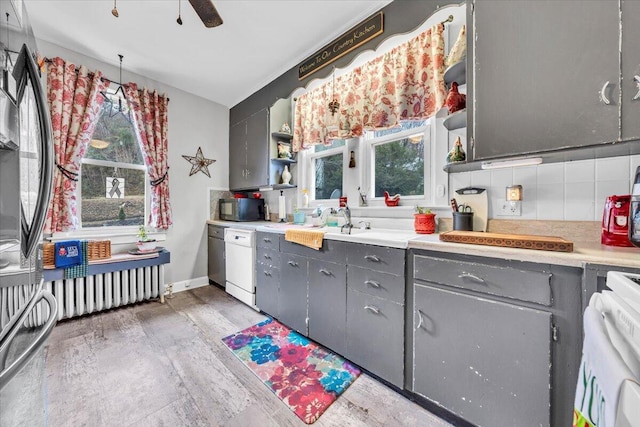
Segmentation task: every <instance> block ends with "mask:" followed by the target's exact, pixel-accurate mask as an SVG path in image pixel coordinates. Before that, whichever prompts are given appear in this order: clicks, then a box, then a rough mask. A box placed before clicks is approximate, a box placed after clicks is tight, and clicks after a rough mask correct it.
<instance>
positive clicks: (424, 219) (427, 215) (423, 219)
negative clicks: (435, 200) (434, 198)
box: [413, 206, 436, 234]
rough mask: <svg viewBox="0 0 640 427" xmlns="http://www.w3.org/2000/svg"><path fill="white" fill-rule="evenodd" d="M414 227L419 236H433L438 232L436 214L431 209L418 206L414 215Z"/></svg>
mask: <svg viewBox="0 0 640 427" xmlns="http://www.w3.org/2000/svg"><path fill="white" fill-rule="evenodd" d="M413 217H414V220H413V227H414V229H415V231H416V233H418V234H433V233H435V232H436V214H434V213H433V212H431V209H429V208H424V207H422V206H416V213H415V214H413Z"/></svg>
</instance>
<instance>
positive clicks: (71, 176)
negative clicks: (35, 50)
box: [44, 58, 109, 233]
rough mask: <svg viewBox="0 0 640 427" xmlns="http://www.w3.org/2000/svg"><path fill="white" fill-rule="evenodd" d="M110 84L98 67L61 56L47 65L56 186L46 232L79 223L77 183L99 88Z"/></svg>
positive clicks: (96, 113) (97, 109) (98, 101)
mask: <svg viewBox="0 0 640 427" xmlns="http://www.w3.org/2000/svg"><path fill="white" fill-rule="evenodd" d="M108 86H109V81H108V80H105V79H103V78H102V74H101V73H100V72H99V71H96V72H95V73H93V75H90V73H89V71H88V70H87V68H86V67H84V66H81V67H80V68H79V69H78V68H76V66H75V65H74V64H72V63H70V62H67V63H65V61H64V60H62V59H61V58H53V59H52V60H51V62H50V64H49V66H48V68H47V87H48V92H47V100H48V103H49V111H50V113H51V124H52V128H53V144H54V158H55V163H56V169H55V170H54V174H53V190H52V197H51V201H50V202H49V209H48V211H47V218H46V220H45V226H44V231H45V233H53V232H56V231H72V230H74V229H76V227H77V225H78V218H77V214H76V211H77V201H76V192H75V191H76V184H77V181H78V171H79V170H80V163H81V161H82V158H83V157H84V154H85V152H86V151H87V145H88V143H89V140H90V139H91V136H92V135H93V131H94V129H95V125H96V123H97V121H98V118H99V117H100V107H101V106H102V102H103V101H104V98H103V97H102V96H100V92H101V91H103V90H105V89H106V88H107V87H108Z"/></svg>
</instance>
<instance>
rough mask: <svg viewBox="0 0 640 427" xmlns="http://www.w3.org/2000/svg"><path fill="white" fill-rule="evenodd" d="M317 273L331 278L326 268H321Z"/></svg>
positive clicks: (331, 274)
mask: <svg viewBox="0 0 640 427" xmlns="http://www.w3.org/2000/svg"><path fill="white" fill-rule="evenodd" d="M319 271H320V273H322V274H324V275H325V276H333V273H331V272H330V271H329V270H327V269H326V268H321V269H320V270H319Z"/></svg>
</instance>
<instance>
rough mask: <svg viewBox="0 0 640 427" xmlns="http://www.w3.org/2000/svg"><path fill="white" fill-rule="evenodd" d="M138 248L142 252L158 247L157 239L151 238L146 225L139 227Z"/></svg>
mask: <svg viewBox="0 0 640 427" xmlns="http://www.w3.org/2000/svg"><path fill="white" fill-rule="evenodd" d="M136 245H138V250H139V251H140V252H149V251H152V250H154V249H155V248H156V239H150V238H149V235H148V234H147V230H146V228H144V225H141V226H140V227H138V242H137V243H136Z"/></svg>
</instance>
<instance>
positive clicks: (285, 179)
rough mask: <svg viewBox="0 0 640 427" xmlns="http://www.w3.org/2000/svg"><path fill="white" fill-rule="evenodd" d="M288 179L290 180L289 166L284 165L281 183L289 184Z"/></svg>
mask: <svg viewBox="0 0 640 427" xmlns="http://www.w3.org/2000/svg"><path fill="white" fill-rule="evenodd" d="M289 181H291V172H289V166H288V165H284V170H283V171H282V183H283V184H285V185H289Z"/></svg>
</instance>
